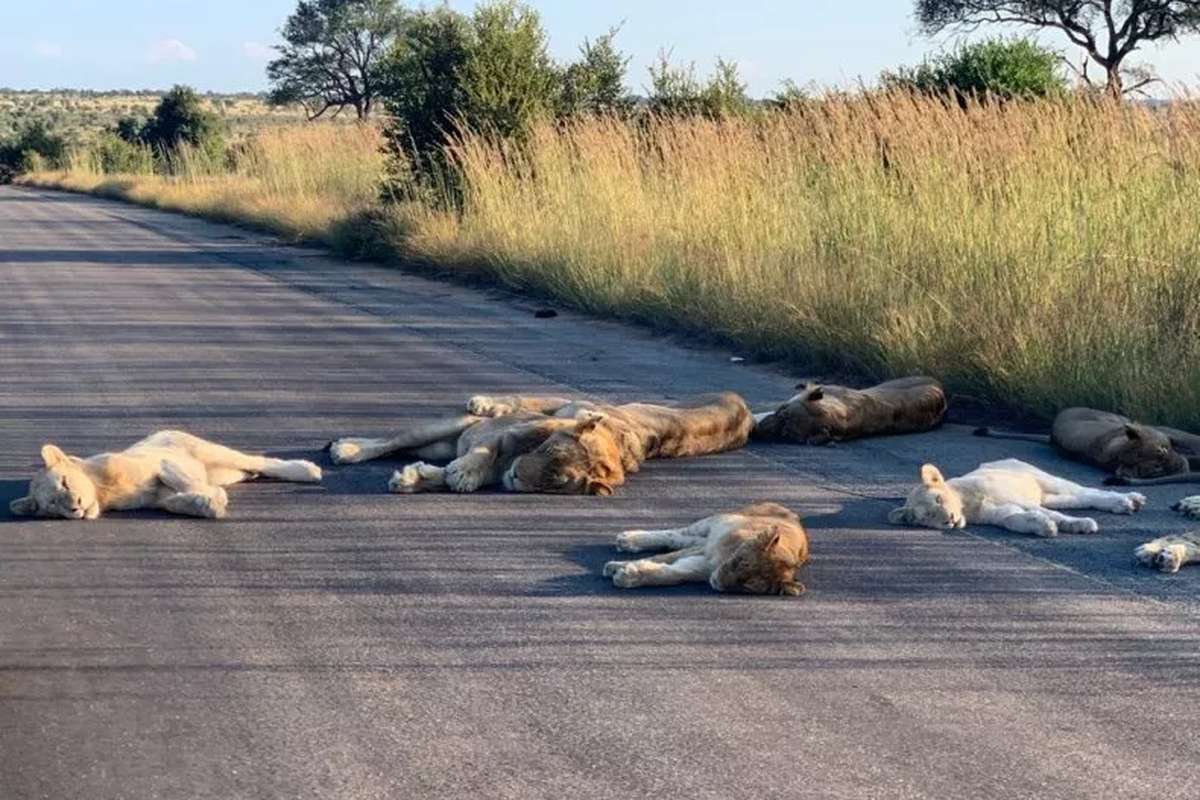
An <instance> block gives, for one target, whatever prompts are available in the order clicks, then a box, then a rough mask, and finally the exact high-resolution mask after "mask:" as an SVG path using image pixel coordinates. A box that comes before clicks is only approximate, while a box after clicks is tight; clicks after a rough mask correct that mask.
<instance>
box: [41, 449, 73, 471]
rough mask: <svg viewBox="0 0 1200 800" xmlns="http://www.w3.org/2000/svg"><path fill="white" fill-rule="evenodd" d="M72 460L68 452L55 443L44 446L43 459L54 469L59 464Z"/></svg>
mask: <svg viewBox="0 0 1200 800" xmlns="http://www.w3.org/2000/svg"><path fill="white" fill-rule="evenodd" d="M70 460H71V459H70V458H68V457H67V454H66V453H64V452H63V451H62V450H60V449H59V448H58V447H56V446H55V445H52V444H47V445H43V446H42V461H43V462H45V464H46V467H47V468H49V469H54V468H55V467H57V466H58V465H59V464H65V463H67V462H68V461H70Z"/></svg>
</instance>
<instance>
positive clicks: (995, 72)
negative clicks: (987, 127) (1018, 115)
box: [881, 39, 1067, 102]
mask: <svg viewBox="0 0 1200 800" xmlns="http://www.w3.org/2000/svg"><path fill="white" fill-rule="evenodd" d="M881 79H882V82H883V85H884V88H888V89H892V88H904V89H912V90H914V91H918V92H924V93H927V94H933V95H941V96H945V95H947V94H954V95H956V96H957V97H958V99H959V100H960V102H961V101H964V100H965V98H967V97H972V96H976V97H983V96H985V95H989V96H991V97H996V98H1000V99H1004V100H1011V99H1014V98H1021V99H1029V98H1035V97H1038V98H1040V97H1051V96H1055V95H1061V94H1063V93H1064V92H1066V89H1067V85H1066V80H1065V78H1064V76H1063V73H1062V69H1061V58H1060V57H1059V55H1058V54H1057V53H1055V52H1054V51H1053V50H1050V49H1048V48H1045V47H1042V46H1041V45H1039V44H1038V43H1037V42H1033V41H1030V40H1028V39H1015V40H1012V41H1005V40H1003V39H989V40H987V41H983V42H974V43H972V44H967V45H963V46H962V47H960V48H959V49H958V50H955V51H953V52H951V53H945V54H943V55H940V56H937V57H935V58H933V59H929V60H927V61H925V63H923V64H921V65H919V66H917V67H916V68H914V69H909V68H905V67H901V68H900V69H899V70H897V71H896V72H885V73H883V75H882V76H881Z"/></svg>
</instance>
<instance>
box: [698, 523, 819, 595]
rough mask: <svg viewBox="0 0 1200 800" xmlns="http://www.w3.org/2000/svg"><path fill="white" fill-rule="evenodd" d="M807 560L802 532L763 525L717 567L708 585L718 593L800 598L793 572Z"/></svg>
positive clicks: (801, 589) (800, 587) (801, 588)
mask: <svg viewBox="0 0 1200 800" xmlns="http://www.w3.org/2000/svg"><path fill="white" fill-rule="evenodd" d="M797 534H798V535H799V539H798V540H797ZM807 559H808V541H807V537H806V536H805V535H804V532H803V529H799V530H796V529H795V526H791V528H789V527H788V523H786V522H785V523H777V524H771V525H766V526H764V528H763V530H762V531H760V532H759V533H758V534H757V535H755V536H751V537H749V538H747V539H746V540H745V541H743V542H742V543H741V544H739V545H738V546H737V549H736V550H734V552H733V554H732V555H731V556H730V557H729V558H727V559H725V560H724V561H723V562H721V563H720V564H718V565H717V568H716V569H714V570H713V572H712V574H711V575H710V576H709V579H708V582H709V585H710V586H712V588H713V589H715V590H716V591H718V592H737V593H742V594H788V595H800V594H803V593H804V584H802V583H800V582H799V581H797V580H796V570H798V569H799V568H800V566H801V565H802V564H804V562H805V561H806V560H807Z"/></svg>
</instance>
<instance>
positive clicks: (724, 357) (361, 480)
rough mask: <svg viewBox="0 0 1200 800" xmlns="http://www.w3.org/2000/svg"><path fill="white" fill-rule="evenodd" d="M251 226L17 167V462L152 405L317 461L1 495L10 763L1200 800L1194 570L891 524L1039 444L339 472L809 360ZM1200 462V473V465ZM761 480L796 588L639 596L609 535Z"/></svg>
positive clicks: (2, 364)
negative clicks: (600, 474) (359, 439)
mask: <svg viewBox="0 0 1200 800" xmlns="http://www.w3.org/2000/svg"><path fill="white" fill-rule="evenodd" d="M534 307H535V306H534V305H532V304H530V303H528V302H526V301H520V300H514V299H512V298H508V297H505V296H504V295H502V294H500V293H494V292H491V293H490V292H480V291H477V290H470V289H466V288H463V287H461V286H457V285H453V284H449V283H441V282H436V281H430V280H426V279H422V278H419V277H415V276H413V275H409V274H405V273H402V272H398V271H395V270H389V269H384V268H381V267H374V266H364V265H348V264H344V263H338V262H336V261H333V260H331V259H328V258H326V257H323V256H322V255H320V254H318V253H316V252H314V251H310V250H302V249H295V248H287V247H282V246H277V245H275V244H273V243H272V242H270V241H269V240H268V239H267V238H266V237H263V236H260V235H257V234H252V233H247V232H244V231H241V230H238V229H234V228H228V227H222V226H217V225H211V224H207V223H204V222H199V221H195V220H190V219H186V218H183V217H176V216H171V215H165V214H161V213H157V212H153V211H147V210H143V209H136V208H131V207H128V206H123V205H118V204H113V203H108V202H104V201H99V200H94V199H86V198H79V197H73V196H67V195H56V194H51V193H37V192H33V191H28V190H18V189H12V188H0V436H2V437H3V439H2V441H0V444H2V447H0V489H2V490H3V491H2V492H0V494H2V495H3V497H2V498H0V499H3V501H4V506H3V508H4V509H5V511H4V512H2V513H5V514H6V509H7V502H8V500H10V499H12V498H13V497H16V496H18V495H19V494H20V493H22V491H23V489H24V486H25V482H26V481H27V479H28V476H29V475H30V473H31V471H32V470H33V469H34V468H35V466H36V463H37V452H38V448H39V446H40V445H41V444H42V443H43V442H45V441H53V442H56V443H58V444H60V445H61V446H63V447H64V448H65V449H67V450H68V451H69V452H73V453H77V454H90V453H92V452H96V451H99V450H102V449H115V448H120V447H123V446H125V445H127V444H129V443H131V442H133V441H134V440H136V439H138V438H140V437H141V436H143V435H145V434H146V433H149V432H150V431H153V430H155V429H157V428H161V427H167V426H170V427H183V428H186V429H188V430H191V431H193V432H195V433H197V434H200V435H203V436H206V437H210V438H213V439H217V440H219V441H222V442H225V443H228V444H231V445H234V446H238V447H242V448H246V449H259V450H267V451H271V452H274V453H285V454H294V455H306V456H308V457H314V458H318V459H319V460H320V461H321V462H322V463H323V464H325V465H326V466H328V467H329V468H328V471H327V477H326V480H325V482H324V484H323V485H321V486H296V485H284V484H267V483H261V484H247V485H245V486H239V487H235V489H233V490H232V491H231V492H230V496H231V503H230V516H229V518H228V519H226V520H223V521H220V522H208V521H202V520H191V519H184V518H178V517H170V516H167V515H163V514H158V513H149V512H146V513H132V514H113V515H110V516H107V517H106V518H104V519H102V520H100V521H97V522H93V523H78V522H66V521H17V520H14V519H8V518H5V519H4V522H3V524H2V525H0V797H3V798H5V800H10V799H15V798H42V797H44V798H54V800H60V799H62V800H65V799H67V798H88V799H89V800H101V799H102V798H201V797H204V798H210V797H211V798H260V797H262V798H276V797H278V798H293V797H338V798H460V797H461V798H522V799H524V798H547V799H548V800H557V799H558V798H630V797H650V796H653V797H656V798H674V797H681V798H682V797H686V798H721V799H722V800H725V799H727V798H916V797H940V798H971V797H1005V798H1057V797H1064V798H1065V797H1076V798H1115V797H1147V798H1151V797H1152V798H1174V797H1178V798H1195V797H1197V796H1200V736H1198V735H1197V733H1198V731H1200V702H1197V701H1198V700H1200V657H1198V656H1200V624H1198V620H1200V617H1198V611H1200V606H1197V604H1196V602H1195V601H1196V598H1197V590H1198V588H1200V567H1198V568H1191V569H1190V570H1189V569H1187V568H1185V570H1184V571H1182V572H1180V573H1179V574H1178V575H1175V576H1163V575H1159V574H1157V573H1154V572H1151V571H1148V570H1143V569H1141V568H1139V567H1136V566H1135V565H1134V564H1133V563H1132V560H1131V553H1132V550H1133V548H1134V547H1135V546H1136V545H1137V544H1138V543H1140V542H1142V541H1144V540H1145V539H1147V538H1150V537H1151V536H1153V535H1158V534H1160V533H1164V532H1179V531H1183V530H1186V529H1187V528H1188V523H1186V522H1184V521H1183V520H1181V519H1179V518H1177V517H1176V516H1175V515H1173V514H1172V513H1171V512H1169V511H1168V510H1167V506H1168V504H1169V503H1170V502H1171V501H1173V500H1175V499H1177V498H1178V497H1179V496H1181V495H1182V494H1183V493H1184V491H1183V490H1181V489H1180V488H1179V487H1174V488H1172V487H1162V488H1156V489H1154V490H1152V491H1150V492H1147V494H1149V495H1150V497H1151V505H1150V508H1149V509H1148V510H1147V511H1146V512H1144V513H1142V514H1140V515H1138V516H1136V517H1130V518H1117V517H1110V516H1108V515H1103V514H1100V515H1098V518H1099V520H1100V522H1101V533H1100V534H1099V535H1097V536H1094V537H1080V538H1072V537H1060V538H1059V539H1057V540H1045V541H1044V540H1038V539H1033V538H1027V537H1022V536H1018V535H1015V534H1009V533H1005V532H1002V531H990V530H987V529H981V530H972V531H967V532H962V533H941V532H937V531H930V530H917V529H901V528H894V527H890V526H888V525H887V524H886V521H885V517H886V513H887V511H888V509H889V508H890V507H891V506H892V505H894V503H895V501H896V500H897V499H898V498H900V497H901V496H902V495H903V494H905V493H906V491H907V489H908V488H909V486H910V485H911V484H912V483H913V481H914V480H915V476H916V472H917V469H918V467H919V466H920V464H921V463H922V462H923V461H925V460H931V461H934V462H935V463H937V464H939V465H940V466H941V467H942V468H943V469H944V470H945V471H946V472H947V473H959V472H962V471H964V470H966V469H970V468H972V467H973V466H975V465H976V464H977V463H978V462H980V461H981V460H989V459H993V458H1000V457H1006V456H1011V455H1015V456H1019V457H1024V458H1026V459H1028V460H1031V461H1033V462H1035V463H1037V464H1039V465H1041V466H1043V467H1045V468H1049V469H1051V470H1054V471H1057V472H1059V473H1061V474H1064V475H1067V476H1069V477H1073V478H1075V479H1078V480H1083V481H1086V482H1089V483H1093V484H1094V483H1097V482H1098V481H1099V479H1100V477H1101V476H1100V475H1099V473H1096V472H1093V471H1091V470H1088V469H1086V468H1082V467H1079V466H1077V465H1074V464H1070V463H1068V462H1065V461H1062V460H1060V459H1058V458H1057V457H1055V456H1054V455H1053V454H1052V453H1050V452H1049V451H1048V449H1047V448H1044V447H1041V446H1038V445H1035V444H1025V443H1015V442H997V441H987V440H980V439H976V438H972V437H971V436H970V435H969V431H968V429H967V428H965V427H959V426H947V427H946V428H944V429H943V430H941V431H939V432H937V433H934V434H929V435H922V436H913V437H905V438H896V439H884V440H875V441H871V442H863V443H858V444H854V445H846V446H841V447H834V448H826V449H813V448H800V447H788V446H781V445H770V446H768V445H752V446H751V447H749V448H747V449H745V450H743V451H740V452H736V453H730V454H725V455H720V456H713V457H708V458H703V459H698V460H694V461H689V462H674V463H673V462H657V463H652V464H650V465H648V466H647V467H646V468H645V469H644V471H643V472H642V473H640V474H639V475H637V476H635V477H634V479H633V480H632V481H631V482H630V483H629V484H627V485H626V486H625V487H624V488H623V489H622V490H620V492H619V493H618V494H617V496H615V497H613V498H609V499H599V498H574V497H542V496H512V495H502V494H480V495H474V496H461V497H460V496H445V495H426V496H393V495H388V494H385V493H383V491H382V489H383V486H384V483H385V481H386V478H387V475H388V474H389V473H390V471H391V470H392V469H393V468H394V467H395V463H394V462H381V463H376V464H369V465H362V466H352V467H341V468H333V467H331V466H329V465H328V461H327V459H325V457H324V456H323V455H321V454H319V449H320V447H321V446H322V445H323V444H324V443H325V442H326V441H328V440H329V439H330V438H331V437H334V436H337V435H346V434H367V435H369V434H376V433H385V432H388V431H391V430H393V429H396V428H398V427H400V426H404V425H407V424H411V423H414V422H417V421H421V420H425V419H428V418H430V417H433V416H436V415H439V414H442V413H445V412H446V411H447V410H450V409H456V408H457V407H458V406H459V405H460V404H461V403H462V401H463V400H464V399H465V398H466V397H467V396H469V395H471V394H474V393H478V392H516V391H525V392H539V391H552V392H555V393H559V392H565V393H569V394H584V395H591V396H596V397H603V398H608V399H613V400H625V399H632V398H641V399H663V398H672V397H681V396H685V395H688V394H693V393H699V392H703V391H709V390H714V389H733V390H736V391H739V392H742V393H743V394H744V395H745V396H746V397H747V398H748V399H750V400H751V401H752V403H755V404H759V405H762V404H768V403H770V402H771V401H774V400H778V399H780V398H782V397H786V396H787V395H788V394H789V390H790V387H791V385H792V383H793V380H792V376H788V375H785V374H783V373H782V372H778V371H774V370H771V369H768V368H765V367H758V366H751V365H748V364H743V363H735V362H731V360H730V356H731V355H735V354H732V353H728V352H721V351H718V350H714V349H700V348H688V347H686V346H684V345H681V344H680V343H678V342H668V341H664V340H662V339H656V338H655V337H653V336H651V335H649V334H647V333H645V332H640V331H637V330H632V329H629V328H626V327H623V326H621V325H619V324H615V323H601V322H594V321H589V320H587V319H584V318H582V317H580V316H578V315H575V314H571V313H563V314H561V315H560V316H558V317H556V318H553V319H536V318H535V317H534V316H533V314H532V313H531V311H532V309H533V308H534ZM1198 488H1200V487H1198ZM757 499H774V500H779V501H782V502H785V503H788V504H790V505H792V506H793V507H794V508H796V509H797V510H799V511H800V512H801V513H802V514H803V515H804V517H805V519H806V522H807V525H808V527H809V530H810V535H811V538H812V543H813V544H812V546H813V553H814V556H813V560H812V562H811V564H810V565H809V566H808V567H807V568H806V569H805V570H804V573H803V574H802V579H803V580H804V582H805V583H806V584H807V586H808V589H809V591H808V594H806V595H805V596H804V597H802V598H799V599H781V598H756V597H733V596H717V595H713V594H710V593H709V592H707V591H706V590H705V589H704V588H701V587H697V588H676V589H671V590H661V591H657V590H656V591H640V592H621V591H619V590H616V589H614V588H613V587H612V586H611V585H610V584H608V583H607V582H606V581H604V580H602V579H601V578H600V577H599V575H598V571H599V567H600V566H601V564H602V563H603V562H604V561H605V560H606V559H607V558H608V557H609V556H610V554H611V552H612V550H611V543H612V538H613V536H614V534H615V533H616V532H617V531H619V530H622V529H624V528H630V527H661V526H665V525H668V524H671V523H682V522H686V521H691V520H693V519H695V518H698V517H701V516H704V515H706V514H709V513H713V512H716V511H719V510H724V509H728V508H732V507H737V506H739V505H741V504H743V503H745V502H747V501H751V500H757Z"/></svg>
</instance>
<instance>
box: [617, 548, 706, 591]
mask: <svg viewBox="0 0 1200 800" xmlns="http://www.w3.org/2000/svg"><path fill="white" fill-rule="evenodd" d="M710 572H712V565H711V564H710V563H709V560H708V557H707V556H705V555H704V548H703V547H689V548H687V549H684V550H676V551H674V552H672V553H662V554H661V555H657V556H651V557H650V558H642V559H639V560H637V561H610V562H608V563H607V564H605V565H604V576H605V577H606V578H612V582H613V585H614V586H617V587H619V588H621V589H633V588H637V587H639V586H674V585H676V584H680V583H700V582H704V581H707V580H708V576H709V573H710Z"/></svg>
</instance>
